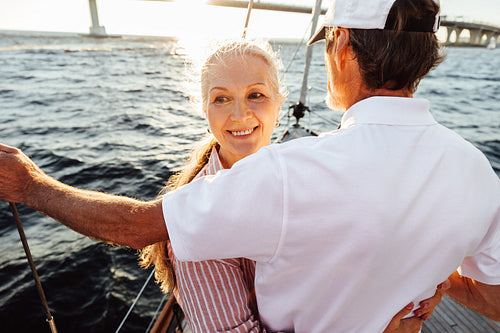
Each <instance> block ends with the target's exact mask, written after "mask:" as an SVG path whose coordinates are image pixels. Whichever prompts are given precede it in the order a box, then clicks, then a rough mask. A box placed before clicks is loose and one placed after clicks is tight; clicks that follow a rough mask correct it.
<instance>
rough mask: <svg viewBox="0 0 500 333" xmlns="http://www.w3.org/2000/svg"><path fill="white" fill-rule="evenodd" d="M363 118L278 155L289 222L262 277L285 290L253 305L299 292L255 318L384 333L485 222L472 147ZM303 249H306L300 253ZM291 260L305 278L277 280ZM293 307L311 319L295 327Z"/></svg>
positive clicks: (365, 114) (391, 115) (452, 137)
mask: <svg viewBox="0 0 500 333" xmlns="http://www.w3.org/2000/svg"><path fill="white" fill-rule="evenodd" d="M391 100H392V101H394V100H395V99H394V98H392V99H391ZM373 102H374V101H373V100H371V101H370V100H368V103H369V105H370V104H373ZM412 102H416V101H412ZM382 103H384V101H382ZM413 104H414V103H413ZM369 107H370V109H364V110H358V109H356V110H350V111H349V114H347V115H346V117H344V121H345V122H346V124H345V126H346V128H345V129H341V130H339V131H335V132H333V134H331V135H330V134H329V135H327V137H326V138H324V139H320V140H314V139H313V140H309V141H306V142H304V143H303V144H302V147H301V148H299V149H300V150H301V151H302V152H301V153H298V154H297V153H296V152H297V147H296V146H294V145H290V148H287V147H282V149H281V150H279V154H280V155H281V156H282V157H283V159H284V161H285V165H286V174H287V181H286V186H285V187H287V188H288V196H287V198H286V199H285V202H286V203H285V206H288V207H289V214H288V218H287V219H288V221H287V222H286V223H287V227H286V231H285V236H284V237H283V238H284V239H285V241H284V242H283V244H282V246H281V247H280V250H279V252H278V253H277V255H276V258H278V259H276V261H273V262H271V263H270V264H265V265H263V270H264V272H265V275H266V276H268V275H278V276H280V277H282V278H283V279H284V281H281V282H279V283H275V281H273V280H272V279H271V283H269V284H267V283H266V281H265V280H264V279H263V281H262V283H261V284H259V285H258V288H259V290H258V294H259V295H260V294H263V295H268V294H269V295H271V294H272V292H273V290H274V288H275V287H276V286H275V285H276V284H281V285H286V286H288V287H289V286H291V285H296V289H297V293H291V294H290V293H289V294H287V293H286V292H283V295H280V296H278V297H274V298H271V297H270V298H269V299H266V302H264V303H263V304H265V305H266V308H264V309H261V312H262V313H264V314H267V313H269V312H273V311H274V312H275V311H280V310H282V311H283V317H286V318H287V320H289V321H293V322H296V326H295V329H296V331H299V332H306V331H308V329H307V328H308V327H309V328H310V327H311V326H310V325H311V323H315V324H316V323H320V322H321V321H322V320H323V321H324V322H325V326H322V325H319V327H318V331H323V332H326V331H335V332H343V331H344V330H348V331H353V332H354V331H356V332H358V331H366V332H374V331H375V330H373V327H377V328H378V329H379V330H380V331H382V330H383V328H384V327H385V325H386V324H387V322H388V321H389V320H390V318H391V317H392V315H393V314H394V313H396V312H397V309H398V308H401V307H403V306H404V305H405V304H408V303H409V302H410V301H414V302H415V304H418V302H419V301H420V300H422V299H424V298H426V297H429V296H431V295H432V294H433V293H434V291H435V286H436V285H438V284H439V283H440V282H441V281H443V280H445V279H446V278H447V277H448V275H449V274H450V273H452V272H453V271H454V270H456V268H457V267H458V266H459V265H460V264H461V263H462V259H463V258H464V257H466V256H469V255H471V254H472V253H473V251H476V250H477V246H478V244H479V243H480V242H481V240H482V239H483V237H484V235H485V234H486V232H487V230H488V227H489V225H490V223H489V222H490V221H492V220H493V216H492V214H493V213H494V211H495V208H494V207H493V206H492V201H490V202H488V199H492V198H488V199H485V194H484V193H483V191H484V189H485V188H487V187H488V186H489V188H492V187H495V185H496V188H497V190H498V188H499V184H498V181H497V183H496V184H495V183H494V182H493V183H492V181H494V175H492V174H488V173H487V169H485V167H486V166H487V161H485V160H484V159H483V157H482V155H481V154H480V153H479V152H478V151H477V150H476V149H475V148H473V147H472V146H471V145H470V144H468V143H466V142H465V141H463V139H461V138H459V137H458V136H457V135H456V134H454V133H452V132H451V131H449V130H447V129H445V128H443V127H442V126H440V125H438V124H436V123H434V121H433V120H432V119H429V118H428V117H427V115H426V114H425V113H423V112H415V114H412V112H414V111H419V110H412V109H411V107H410V106H409V105H405V108H401V109H399V110H398V109H394V110H388V109H381V108H380V107H383V105H381V106H375V107H377V109H374V106H373V105H370V106H369ZM391 107H393V106H392V105H391ZM420 111H421V110H420ZM398 112H399V115H401V116H402V117H399V115H398V114H397V113H398ZM408 113H409V114H408ZM342 127H343V128H344V124H342ZM328 136H331V137H328ZM308 145H310V147H308ZM295 158H300V159H302V160H301V161H298V160H294V159H295ZM308 164H310V167H308ZM478 164H479V165H478ZM481 164H484V165H482V166H480V165H481ZM481 167H482V168H483V169H482V170H483V172H484V174H482V175H481V174H477V170H481V169H480V168H481ZM478 168H479V169H478ZM490 169H491V168H490ZM491 173H493V172H492V171H491ZM492 176H493V177H492ZM488 182H490V183H489V184H488ZM497 193H498V194H497V195H498V196H497V198H500V192H499V191H497ZM288 200H289V201H288ZM287 201H288V202H287ZM498 201H499V200H498V199H497V200H496V204H497V205H498ZM496 209H498V206H497V207H496ZM307 240H310V242H311V245H313V246H310V247H306V250H304V246H302V245H301V244H303V242H305V241H307ZM308 250H309V251H308ZM292 260H293V261H294V262H295V263H297V265H298V263H301V266H300V267H301V270H300V271H301V272H302V273H303V274H299V273H298V268H297V270H294V269H288V276H287V277H286V278H284V276H286V275H287V273H285V272H286V271H285V270H286V268H285V267H287V266H288V263H289V262H290V261H292ZM280 263H282V265H280ZM268 270H269V271H268ZM323 270H324V271H323ZM328 270H329V273H327V274H325V272H326V271H328ZM311 272H314V273H311ZM285 281H286V282H285ZM318 287H319V290H318V289H317V288H318ZM282 297H287V298H289V299H283V298H282ZM298 297H301V298H302V301H300V302H297V298H298ZM294 301H295V302H296V304H301V303H302V304H303V306H304V309H303V311H305V312H307V311H309V310H308V309H307V308H308V307H309V306H312V307H313V308H315V310H314V311H311V313H310V314H308V315H309V318H308V319H307V320H304V321H302V323H299V322H298V320H297V317H295V316H296V314H294V313H293V312H291V311H290V309H288V308H287V307H286V304H291V303H292V302H294ZM279 304H281V305H279ZM312 304H322V305H321V307H320V308H318V307H317V306H314V305H312ZM267 306H269V307H267ZM322 308H323V309H329V313H325V311H324V310H322ZM273 309H274V310H273ZM293 317H295V318H293ZM307 321H310V322H309V323H308V322H307ZM270 322H272V320H270ZM331 323H333V325H334V326H333V327H332V326H328V325H331ZM353 323H359V326H355V327H353V326H352V325H353ZM297 325H301V326H297ZM308 325H309V326H308ZM366 325H368V326H366ZM373 325H375V326H373ZM276 328H279V326H276ZM332 328H334V330H332ZM370 328H372V329H370Z"/></svg>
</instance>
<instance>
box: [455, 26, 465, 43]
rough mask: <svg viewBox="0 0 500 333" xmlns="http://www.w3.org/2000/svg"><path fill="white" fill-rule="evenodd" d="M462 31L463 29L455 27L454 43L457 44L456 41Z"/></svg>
mask: <svg viewBox="0 0 500 333" xmlns="http://www.w3.org/2000/svg"><path fill="white" fill-rule="evenodd" d="M462 31H464V29H462V28H455V36H456V39H455V43H454V44H458V41H459V40H460V35H461V34H462Z"/></svg>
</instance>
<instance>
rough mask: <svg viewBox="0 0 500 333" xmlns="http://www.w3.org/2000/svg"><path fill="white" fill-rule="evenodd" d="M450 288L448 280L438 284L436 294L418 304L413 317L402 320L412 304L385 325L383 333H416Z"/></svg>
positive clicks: (409, 311) (411, 307) (411, 308)
mask: <svg viewBox="0 0 500 333" xmlns="http://www.w3.org/2000/svg"><path fill="white" fill-rule="evenodd" d="M450 286H451V283H450V280H446V281H444V282H442V283H440V284H439V285H438V286H437V288H436V293H435V294H434V296H432V297H431V298H428V299H425V300H423V301H421V302H420V303H419V306H420V307H419V308H418V309H417V310H415V311H414V315H415V316H414V317H411V318H406V319H403V318H404V317H405V316H407V315H408V314H410V313H411V311H412V310H413V303H410V304H408V305H407V306H405V307H404V308H403V309H402V310H401V311H399V312H398V313H397V314H396V315H395V316H394V317H393V318H392V320H391V322H390V323H389V325H387V327H386V329H385V330H384V333H417V332H419V331H420V329H421V327H422V324H423V322H424V321H425V320H427V319H429V317H430V316H431V315H432V313H433V312H434V308H435V307H436V306H437V305H438V304H439V302H441V298H442V297H443V295H444V294H445V292H446V290H448V289H449V288H450Z"/></svg>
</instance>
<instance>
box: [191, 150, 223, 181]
mask: <svg viewBox="0 0 500 333" xmlns="http://www.w3.org/2000/svg"><path fill="white" fill-rule="evenodd" d="M222 169H224V167H223V166H222V163H221V161H220V157H219V152H218V151H217V149H216V148H215V147H213V148H212V152H211V153H210V158H209V159H208V162H207V164H205V166H204V167H203V168H202V169H201V170H200V172H198V174H197V175H196V176H195V178H194V179H198V178H200V177H203V176H208V175H215V174H216V173H217V171H219V170H222Z"/></svg>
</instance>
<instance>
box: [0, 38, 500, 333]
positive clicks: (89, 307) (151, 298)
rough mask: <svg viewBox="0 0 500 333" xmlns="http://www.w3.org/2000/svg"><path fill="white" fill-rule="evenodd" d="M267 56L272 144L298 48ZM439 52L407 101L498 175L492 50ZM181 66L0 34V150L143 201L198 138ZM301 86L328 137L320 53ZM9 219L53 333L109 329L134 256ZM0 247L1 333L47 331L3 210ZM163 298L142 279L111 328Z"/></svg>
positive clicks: (130, 286)
mask: <svg viewBox="0 0 500 333" xmlns="http://www.w3.org/2000/svg"><path fill="white" fill-rule="evenodd" d="M274 46H275V48H276V49H278V50H279V52H280V55H281V57H282V59H283V64H284V67H287V68H288V69H287V71H286V74H285V82H286V84H287V86H288V89H289V98H288V101H287V102H285V103H284V105H283V109H282V113H283V118H282V120H281V123H282V126H281V127H280V128H278V129H277V130H276V132H275V138H276V137H278V136H279V134H281V133H282V132H283V131H284V130H285V129H286V124H287V116H286V115H287V110H288V105H289V104H290V103H294V102H297V101H298V98H299V94H300V93H299V90H300V87H301V81H302V72H303V68H304V63H303V59H304V53H305V51H304V48H303V47H298V46H297V44H293V43H286V44H285V43H278V42H276V43H274ZM446 53H447V58H446V60H445V61H444V63H442V64H441V65H440V66H439V67H438V68H437V69H436V70H434V71H433V72H431V73H430V75H429V76H428V77H427V78H425V79H424V80H423V81H422V82H421V84H420V87H419V89H418V92H417V94H416V97H423V98H427V99H429V100H430V101H431V110H432V113H433V115H434V117H435V118H436V119H437V120H438V121H440V122H441V123H443V124H444V125H445V126H448V127H450V128H451V129H453V130H455V131H456V132H458V133H459V134H460V135H462V136H463V137H465V138H466V139H468V140H469V141H471V142H472V143H473V144H474V145H475V146H477V147H478V148H479V149H480V150H481V151H483V152H484V153H485V154H486V156H487V157H488V159H489V160H490V162H491V164H492V166H493V168H494V169H495V171H496V173H497V174H498V175H500V49H495V50H487V49H485V48H453V47H450V48H447V49H446ZM295 54H296V57H295V58H294V59H295V60H294V61H291V59H292V58H293V56H294V55H295ZM188 58H189V57H188V55H187V54H186V52H185V51H184V49H183V48H182V47H181V46H180V44H179V43H178V41H175V40H172V39H169V38H162V37H131V36H123V37H121V38H100V39H94V38H89V37H86V36H83V35H77V34H61V33H40V32H36V33H35V32H18V31H0V108H1V111H0V142H2V143H5V144H8V145H11V146H16V147H19V148H21V149H22V150H23V151H24V152H25V153H26V154H27V155H29V156H30V157H31V158H32V159H33V160H34V161H35V162H36V163H37V164H38V165H39V166H40V167H41V168H42V169H43V170H44V171H45V172H46V173H48V174H49V175H51V176H53V177H54V178H56V179H59V180H60V181H62V182H64V183H67V184H70V185H73V186H77V187H80V188H83V189H89V190H98V191H104V192H109V193H113V194H119V195H127V196H132V197H136V198H140V199H143V200H150V199H153V198H155V197H156V195H157V193H158V192H159V190H160V189H161V187H162V186H163V184H164V182H165V181H166V180H167V179H168V177H169V176H170V175H171V174H172V172H174V171H176V170H178V169H179V168H180V166H181V165H182V164H183V162H184V159H185V158H186V156H187V155H188V154H189V151H190V149H191V148H192V147H193V144H194V143H195V142H196V141H197V140H199V139H200V138H201V137H203V136H204V135H205V133H206V128H207V125H206V121H205V119H204V118H203V117H202V115H201V112H200V110H199V107H198V106H197V105H196V104H194V103H192V102H191V100H192V98H191V97H192V96H191V95H190V94H189V91H196V90H197V87H198V86H197V84H196V83H190V81H189V80H187V79H186V75H185V71H184V64H185V62H186V60H187V59H188ZM309 86H311V87H312V88H311V90H310V95H309V98H308V105H309V107H310V109H311V110H312V115H311V126H312V129H313V130H315V131H316V132H322V131H328V130H332V129H334V128H336V127H337V123H338V122H339V120H340V118H341V114H340V113H338V112H332V111H330V110H328V109H327V108H326V106H325V103H324V97H325V94H326V90H325V88H326V72H325V68H324V64H323V45H321V44H320V45H317V46H315V47H314V54H313V63H312V68H311V73H310V76H309ZM319 116H321V117H322V118H320V117H319ZM301 122H302V123H303V124H306V125H307V124H308V123H309V119H308V118H307V116H306V118H305V119H303V120H301ZM436 144H437V143H436ZM18 209H19V212H20V215H21V220H22V221H23V225H24V228H25V233H26V236H27V239H28V242H29V245H30V247H31V252H32V255H33V258H34V260H35V264H36V267H37V269H38V273H39V275H40V278H41V281H42V284H43V287H44V290H45V293H46V296H47V299H48V302H49V306H50V309H51V311H52V314H53V315H54V318H55V323H56V325H57V327H58V330H59V332H62V333H64V332H72V333H78V332H114V331H115V330H116V328H117V327H118V326H119V324H120V322H121V320H122V318H123V317H124V315H125V314H126V312H127V310H128V308H129V306H130V305H131V303H132V302H133V300H134V298H135V296H136V294H137V293H138V291H139V290H140V289H141V287H142V285H143V283H144V282H145V280H146V278H147V276H148V275H149V274H150V270H143V269H141V268H139V267H138V265H137V255H136V252H135V251H134V250H131V249H126V248H121V247H117V246H110V245H104V244H101V243H98V242H96V241H94V240H91V239H88V238H86V237H84V236H81V235H79V234H77V233H75V232H73V231H71V230H69V229H67V228H66V227H64V226H62V225H61V224H59V223H57V222H55V221H54V220H52V219H50V218H48V217H45V216H43V215H42V214H40V213H38V212H35V211H33V210H32V209H30V208H27V207H25V206H23V205H18ZM0 240H1V241H0V331H1V332H30V333H33V332H49V328H48V325H47V323H46V322H45V319H44V312H43V308H42V305H41V302H40V300H39V297H38V294H37V291H36V288H35V284H34V282H33V278H32V275H31V272H30V269H29V266H28V264H27V260H26V257H25V255H24V251H23V248H22V246H21V242H20V240H19V235H18V232H17V229H16V226H15V223H14V220H13V218H12V215H11V213H10V211H9V206H8V204H7V203H6V202H0ZM162 297H163V296H162V294H161V293H160V291H159V288H158V287H157V286H156V285H155V284H154V283H153V282H151V283H150V284H149V285H148V286H147V287H146V289H145V292H144V296H143V298H141V300H139V302H138V304H137V306H136V307H135V309H134V310H133V312H132V314H131V316H130V319H129V320H128V321H127V323H126V324H125V325H124V327H123V328H122V330H121V332H145V331H146V328H147V327H148V325H149V323H150V320H151V317H152V316H153V314H154V312H155V310H156V308H157V306H158V304H159V302H160V300H161V299H162Z"/></svg>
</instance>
